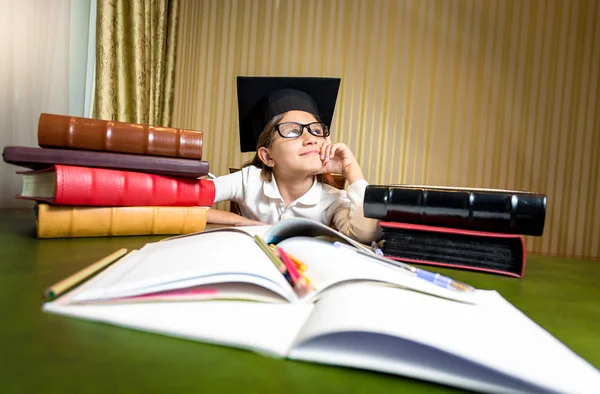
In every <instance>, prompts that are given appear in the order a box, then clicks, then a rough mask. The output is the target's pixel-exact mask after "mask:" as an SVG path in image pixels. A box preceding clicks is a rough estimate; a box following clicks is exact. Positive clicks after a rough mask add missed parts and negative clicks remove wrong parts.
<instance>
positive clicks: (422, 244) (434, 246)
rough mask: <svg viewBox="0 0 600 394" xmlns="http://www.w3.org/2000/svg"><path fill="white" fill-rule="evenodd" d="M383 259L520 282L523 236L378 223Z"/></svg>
mask: <svg viewBox="0 0 600 394" xmlns="http://www.w3.org/2000/svg"><path fill="white" fill-rule="evenodd" d="M380 226H381V228H382V230H383V240H384V243H383V247H382V251H383V253H384V255H385V256H386V257H388V258H391V259H393V260H399V261H405V262H409V263H415V264H425V265H432V266H438V267H447V268H456V269H464V270H470V271H479V272H487V273H493V274H499V275H505V276H512V277H515V278H521V277H522V276H523V274H524V273H525V263H526V249H525V242H524V239H523V236H521V235H517V234H502V233H492V232H483V231H473V230H459V229H454V228H445V227H435V226H423V225H417V224H409V223H400V222H380Z"/></svg>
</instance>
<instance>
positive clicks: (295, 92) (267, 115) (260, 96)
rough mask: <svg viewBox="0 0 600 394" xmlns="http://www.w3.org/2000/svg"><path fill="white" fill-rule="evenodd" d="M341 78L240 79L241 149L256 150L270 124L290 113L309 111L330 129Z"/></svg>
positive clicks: (238, 84) (238, 83)
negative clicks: (278, 116)
mask: <svg viewBox="0 0 600 394" xmlns="http://www.w3.org/2000/svg"><path fill="white" fill-rule="evenodd" d="M340 81H341V80H340V78H316V77H237V90H238V111H239V116H240V148H241V151H242V152H253V151H255V150H256V142H257V140H258V137H259V135H260V133H261V132H262V131H263V129H264V128H265V126H266V125H267V123H269V121H270V120H271V119H272V118H273V117H274V116H275V115H279V114H282V113H284V112H287V111H291V110H299V111H306V112H310V113H311V114H313V115H316V116H317V117H318V118H319V120H320V121H321V122H323V123H325V124H326V125H327V126H331V121H332V120H333V111H334V109H335V101H336V99H337V95H338V90H339V87H340Z"/></svg>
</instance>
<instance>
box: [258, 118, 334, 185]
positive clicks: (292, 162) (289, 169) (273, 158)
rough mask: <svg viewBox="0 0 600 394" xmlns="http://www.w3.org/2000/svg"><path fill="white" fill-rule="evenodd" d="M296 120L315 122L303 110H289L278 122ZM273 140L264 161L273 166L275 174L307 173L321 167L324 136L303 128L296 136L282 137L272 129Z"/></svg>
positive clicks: (315, 120) (298, 121)
mask: <svg viewBox="0 0 600 394" xmlns="http://www.w3.org/2000/svg"><path fill="white" fill-rule="evenodd" d="M284 122H297V123H301V124H308V123H312V122H317V119H316V118H315V117H314V116H313V115H312V114H310V113H308V112H304V111H289V112H287V113H286V114H285V116H284V117H283V119H282V120H281V122H280V123H284ZM272 141H273V142H272V143H271V146H270V147H269V148H265V149H266V151H267V155H266V157H267V158H268V159H270V160H268V161H267V162H266V163H267V164H268V165H269V166H271V168H273V172H274V173H275V174H276V175H277V174H280V175H284V176H290V175H295V174H298V175H304V174H306V175H309V174H312V173H313V172H316V171H318V170H320V169H321V167H322V166H323V162H322V161H321V158H320V149H321V145H323V144H324V143H325V142H327V139H326V138H325V137H317V136H314V135H312V134H311V133H309V132H308V130H307V129H306V128H304V129H303V132H302V135H301V136H300V137H298V138H283V137H282V136H281V135H279V133H278V132H277V131H273V140H272Z"/></svg>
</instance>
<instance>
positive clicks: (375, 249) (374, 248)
mask: <svg viewBox="0 0 600 394" xmlns="http://www.w3.org/2000/svg"><path fill="white" fill-rule="evenodd" d="M371 250H372V251H373V253H375V254H376V255H377V256H382V257H383V252H382V251H381V249H379V245H377V242H375V241H373V242H371Z"/></svg>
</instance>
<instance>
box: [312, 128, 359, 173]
mask: <svg viewBox="0 0 600 394" xmlns="http://www.w3.org/2000/svg"><path fill="white" fill-rule="evenodd" d="M320 154H321V162H322V164H323V167H321V169H320V170H319V171H316V172H315V173H313V174H312V175H318V174H327V173H333V174H342V176H344V178H346V179H347V180H348V183H349V184H351V183H353V182H354V181H356V180H358V179H364V176H363V174H362V170H361V169H360V166H359V165H358V162H357V161H356V158H355V157H354V154H353V153H352V151H351V150H350V148H348V146H347V145H346V144H344V143H343V142H338V143H335V144H332V143H331V140H330V139H329V138H327V139H326V142H325V143H324V144H323V145H321V152H320Z"/></svg>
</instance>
